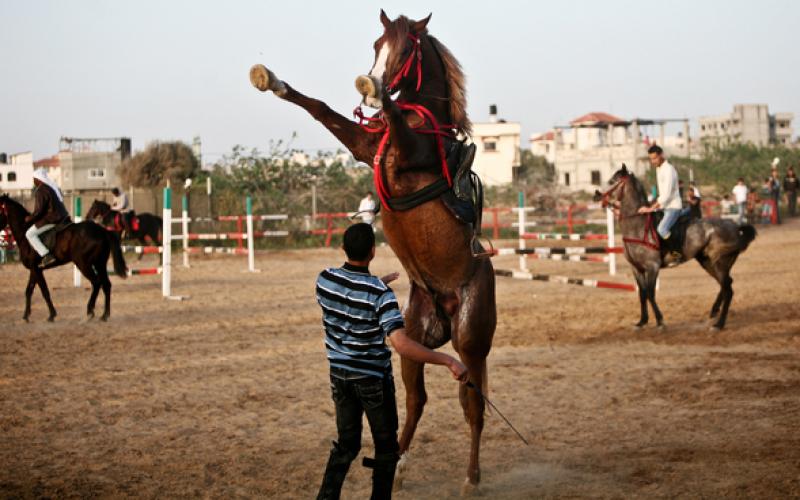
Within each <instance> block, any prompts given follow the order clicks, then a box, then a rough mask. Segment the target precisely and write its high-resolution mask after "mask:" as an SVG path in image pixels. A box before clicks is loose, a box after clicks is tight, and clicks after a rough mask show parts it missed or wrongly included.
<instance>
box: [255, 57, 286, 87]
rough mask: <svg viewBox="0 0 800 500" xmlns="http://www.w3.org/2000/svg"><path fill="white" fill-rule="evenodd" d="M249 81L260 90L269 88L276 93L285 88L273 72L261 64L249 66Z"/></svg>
mask: <svg viewBox="0 0 800 500" xmlns="http://www.w3.org/2000/svg"><path fill="white" fill-rule="evenodd" d="M250 83H252V84H253V87H255V88H257V89H258V90H260V91H261V92H266V91H267V90H271V91H273V92H275V93H276V94H280V93H281V92H282V91H284V90H285V89H286V87H284V85H283V82H282V81H280V80H278V77H276V76H275V73H273V72H272V71H270V70H268V69H267V68H266V67H265V66H264V65H263V64H256V65H255V66H253V67H252V68H250Z"/></svg>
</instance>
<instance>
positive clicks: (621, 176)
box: [594, 163, 633, 207]
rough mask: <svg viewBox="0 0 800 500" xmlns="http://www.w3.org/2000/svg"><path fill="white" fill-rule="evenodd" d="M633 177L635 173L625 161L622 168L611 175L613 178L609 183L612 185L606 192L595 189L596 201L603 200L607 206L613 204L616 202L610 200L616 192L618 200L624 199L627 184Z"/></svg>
mask: <svg viewBox="0 0 800 500" xmlns="http://www.w3.org/2000/svg"><path fill="white" fill-rule="evenodd" d="M631 178H633V174H632V173H631V172H630V171H628V167H627V166H626V165H625V164H624V163H623V164H622V168H620V169H619V170H617V171H616V172H614V175H612V176H611V179H609V180H608V185H609V186H611V187H610V188H608V190H606V191H605V192H600V190H599V189H595V191H594V201H602V202H603V207H607V206H608V205H609V204H613V203H614V202H612V201H609V199H610V198H611V196H612V195H613V194H614V193H616V194H617V199H616V201H620V200H622V196H623V194H624V190H625V184H627V183H628V180H629V179H631Z"/></svg>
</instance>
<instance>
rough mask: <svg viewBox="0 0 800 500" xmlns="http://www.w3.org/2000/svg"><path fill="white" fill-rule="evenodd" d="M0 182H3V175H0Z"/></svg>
mask: <svg viewBox="0 0 800 500" xmlns="http://www.w3.org/2000/svg"><path fill="white" fill-rule="evenodd" d="M0 182H3V174H0Z"/></svg>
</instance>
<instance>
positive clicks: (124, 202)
mask: <svg viewBox="0 0 800 500" xmlns="http://www.w3.org/2000/svg"><path fill="white" fill-rule="evenodd" d="M111 194H112V195H114V197H113V198H112V199H111V210H116V211H117V212H119V213H120V224H122V230H123V239H124V238H126V237H128V235H130V234H131V219H132V218H133V210H131V206H130V204H129V203H128V196H127V195H126V194H125V193H123V192H122V191H121V190H120V189H119V188H116V187H115V188H114V189H112V190H111Z"/></svg>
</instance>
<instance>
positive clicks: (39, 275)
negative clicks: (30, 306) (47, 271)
mask: <svg viewBox="0 0 800 500" xmlns="http://www.w3.org/2000/svg"><path fill="white" fill-rule="evenodd" d="M35 275H36V282H37V283H38V285H39V290H41V291H42V297H44V301H45V302H47V308H48V309H49V310H50V316H48V317H47V321H50V322H53V321H54V320H55V319H56V308H55V306H53V301H52V300H51V299H50V289H49V288H47V281H45V279H44V273H43V272H42V271H35Z"/></svg>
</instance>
